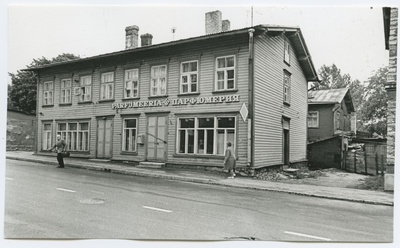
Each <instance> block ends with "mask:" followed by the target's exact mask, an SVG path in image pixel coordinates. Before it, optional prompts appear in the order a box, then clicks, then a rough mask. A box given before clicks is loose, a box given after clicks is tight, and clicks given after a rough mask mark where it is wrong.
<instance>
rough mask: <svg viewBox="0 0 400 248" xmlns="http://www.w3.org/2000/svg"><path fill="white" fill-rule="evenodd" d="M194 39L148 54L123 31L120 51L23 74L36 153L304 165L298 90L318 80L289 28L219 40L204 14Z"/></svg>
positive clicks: (131, 30) (303, 94)
mask: <svg viewBox="0 0 400 248" xmlns="http://www.w3.org/2000/svg"><path fill="white" fill-rule="evenodd" d="M206 26H207V34H206V35H204V36H199V37H194V38H188V39H183V40H177V41H172V42H167V43H162V44H156V45H152V37H153V36H152V35H150V34H144V35H141V36H140V37H141V43H142V46H141V47H138V43H139V42H138V31H139V28H138V27H137V26H130V27H127V28H126V49H125V50H123V51H118V52H114V53H109V54H103V55H98V56H94V57H89V58H83V59H78V60H73V61H68V62H63V63H58V64H51V65H45V66H41V67H37V68H33V69H27V70H31V71H34V72H36V73H37V74H38V77H39V84H38V95H37V99H38V102H37V113H38V114H37V119H38V130H37V135H38V136H37V151H36V152H37V153H39V154H48V153H47V152H46V150H47V149H48V148H49V147H50V146H51V145H52V144H53V143H54V141H55V135H56V134H61V135H62V136H63V138H64V139H66V140H67V142H68V146H69V149H70V150H71V156H75V157H85V158H105V159H113V160H126V161H134V162H143V161H155V162H161V163H167V164H180V165H193V166H196V165H200V166H221V167H222V164H223V163H222V162H223V157H224V150H225V148H226V144H227V142H232V144H233V146H234V149H235V151H236V154H237V157H238V161H237V166H238V167H240V168H242V169H250V170H251V169H255V168H261V167H267V166H280V165H283V164H298V163H305V162H307V160H306V144H307V82H309V81H316V80H318V77H317V73H316V70H315V68H314V65H313V63H312V60H311V56H310V54H309V52H308V49H307V47H306V43H305V41H304V38H303V36H302V33H301V30H300V28H298V27H280V26H272V25H258V26H254V27H251V28H243V29H238V30H232V31H230V30H229V21H226V20H224V21H222V20H221V12H219V11H215V12H210V13H207V14H206Z"/></svg>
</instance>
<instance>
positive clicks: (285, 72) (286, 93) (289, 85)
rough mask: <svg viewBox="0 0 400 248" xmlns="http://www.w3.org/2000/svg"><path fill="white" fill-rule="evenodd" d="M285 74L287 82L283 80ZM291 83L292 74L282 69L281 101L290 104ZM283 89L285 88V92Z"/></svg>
mask: <svg viewBox="0 0 400 248" xmlns="http://www.w3.org/2000/svg"><path fill="white" fill-rule="evenodd" d="M286 76H287V77H288V79H289V82H288V83H287V84H286V82H285V81H286V80H285V78H286ZM291 84H292V75H291V74H290V73H289V72H288V71H286V70H284V71H283V102H284V103H287V104H290V101H291V87H292V86H291ZM285 89H287V91H286V92H285ZM285 96H286V99H285Z"/></svg>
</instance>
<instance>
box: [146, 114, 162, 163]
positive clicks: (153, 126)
mask: <svg viewBox="0 0 400 248" xmlns="http://www.w3.org/2000/svg"><path fill="white" fill-rule="evenodd" d="M166 157H167V116H149V117H148V119H147V160H148V161H157V162H165V161H166Z"/></svg>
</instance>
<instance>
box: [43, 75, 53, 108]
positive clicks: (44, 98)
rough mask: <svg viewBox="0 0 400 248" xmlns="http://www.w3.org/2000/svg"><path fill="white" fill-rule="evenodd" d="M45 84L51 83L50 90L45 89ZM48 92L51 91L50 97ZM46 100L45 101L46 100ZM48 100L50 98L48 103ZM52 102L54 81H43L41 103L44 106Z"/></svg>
mask: <svg viewBox="0 0 400 248" xmlns="http://www.w3.org/2000/svg"><path fill="white" fill-rule="evenodd" d="M46 84H51V90H45V88H46V87H45V85H46ZM49 93H51V97H49V96H48V95H49ZM46 100H47V102H46ZM49 100H51V103H49ZM53 104H54V82H53V81H46V82H43V105H44V106H49V105H53Z"/></svg>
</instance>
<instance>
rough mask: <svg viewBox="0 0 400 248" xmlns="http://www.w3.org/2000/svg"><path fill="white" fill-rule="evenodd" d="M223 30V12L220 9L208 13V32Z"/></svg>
mask: <svg viewBox="0 0 400 248" xmlns="http://www.w3.org/2000/svg"><path fill="white" fill-rule="evenodd" d="M221 31H222V13H221V11H219V10H216V11H212V12H207V13H206V34H213V33H219V32H221Z"/></svg>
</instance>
